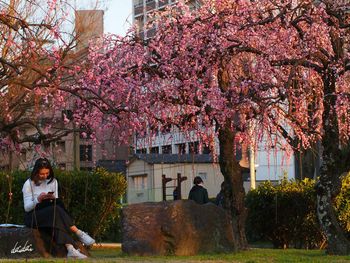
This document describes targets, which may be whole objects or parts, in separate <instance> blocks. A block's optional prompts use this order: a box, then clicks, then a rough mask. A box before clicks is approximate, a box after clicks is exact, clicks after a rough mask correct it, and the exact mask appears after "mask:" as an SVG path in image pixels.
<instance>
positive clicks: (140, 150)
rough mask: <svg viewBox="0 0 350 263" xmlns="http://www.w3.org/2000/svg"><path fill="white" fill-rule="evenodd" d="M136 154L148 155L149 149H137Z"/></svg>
mask: <svg viewBox="0 0 350 263" xmlns="http://www.w3.org/2000/svg"><path fill="white" fill-rule="evenodd" d="M136 153H147V149H146V148H141V149H137V150H136Z"/></svg>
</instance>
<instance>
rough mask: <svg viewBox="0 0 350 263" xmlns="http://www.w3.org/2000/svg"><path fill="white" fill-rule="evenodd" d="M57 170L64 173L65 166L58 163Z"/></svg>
mask: <svg viewBox="0 0 350 263" xmlns="http://www.w3.org/2000/svg"><path fill="white" fill-rule="evenodd" d="M58 169H60V170H61V171H65V170H66V164H65V163H59V164H58Z"/></svg>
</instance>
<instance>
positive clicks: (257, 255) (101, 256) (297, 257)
mask: <svg viewBox="0 0 350 263" xmlns="http://www.w3.org/2000/svg"><path fill="white" fill-rule="evenodd" d="M91 254H92V257H91V258H89V259H88V260H86V261H87V262H179V263H180V262H190V263H192V262H218V263H220V262H244V263H253V262H254V263H255V262H262V263H270V262H325V263H326V262H327V263H333V262H336V263H339V262H350V255H349V256H328V255H326V254H325V252H324V251H320V250H301V249H300V250H299V249H298V250H297V249H287V250H281V249H261V248H253V249H251V250H249V251H243V252H239V253H235V254H232V253H230V254H211V255H198V256H191V257H177V256H168V257H161V256H157V257H129V256H127V255H124V254H122V253H121V251H120V250H119V249H102V248H98V249H93V250H92V251H91ZM0 261H1V262H15V261H14V260H1V259H0ZM21 261H22V262H24V261H25V260H17V261H16V262H21ZM76 261H78V260H69V262H76ZM26 262H55V263H56V262H67V259H31V260H28V261H26Z"/></svg>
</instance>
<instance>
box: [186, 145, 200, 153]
mask: <svg viewBox="0 0 350 263" xmlns="http://www.w3.org/2000/svg"><path fill="white" fill-rule="evenodd" d="M188 148H189V152H190V153H192V154H199V142H190V143H188Z"/></svg>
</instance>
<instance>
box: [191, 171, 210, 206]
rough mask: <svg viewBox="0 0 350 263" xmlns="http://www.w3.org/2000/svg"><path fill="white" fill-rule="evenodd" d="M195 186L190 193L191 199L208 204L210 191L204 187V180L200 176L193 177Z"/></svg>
mask: <svg viewBox="0 0 350 263" xmlns="http://www.w3.org/2000/svg"><path fill="white" fill-rule="evenodd" d="M193 184H194V186H193V187H192V189H191V190H190V193H189V195H188V199H189V200H193V201H195V202H196V203H197V204H200V205H202V204H206V203H208V202H209V197H208V191H207V189H205V188H204V185H203V180H202V178H201V177H200V176H196V177H195V178H194V179H193Z"/></svg>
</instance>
